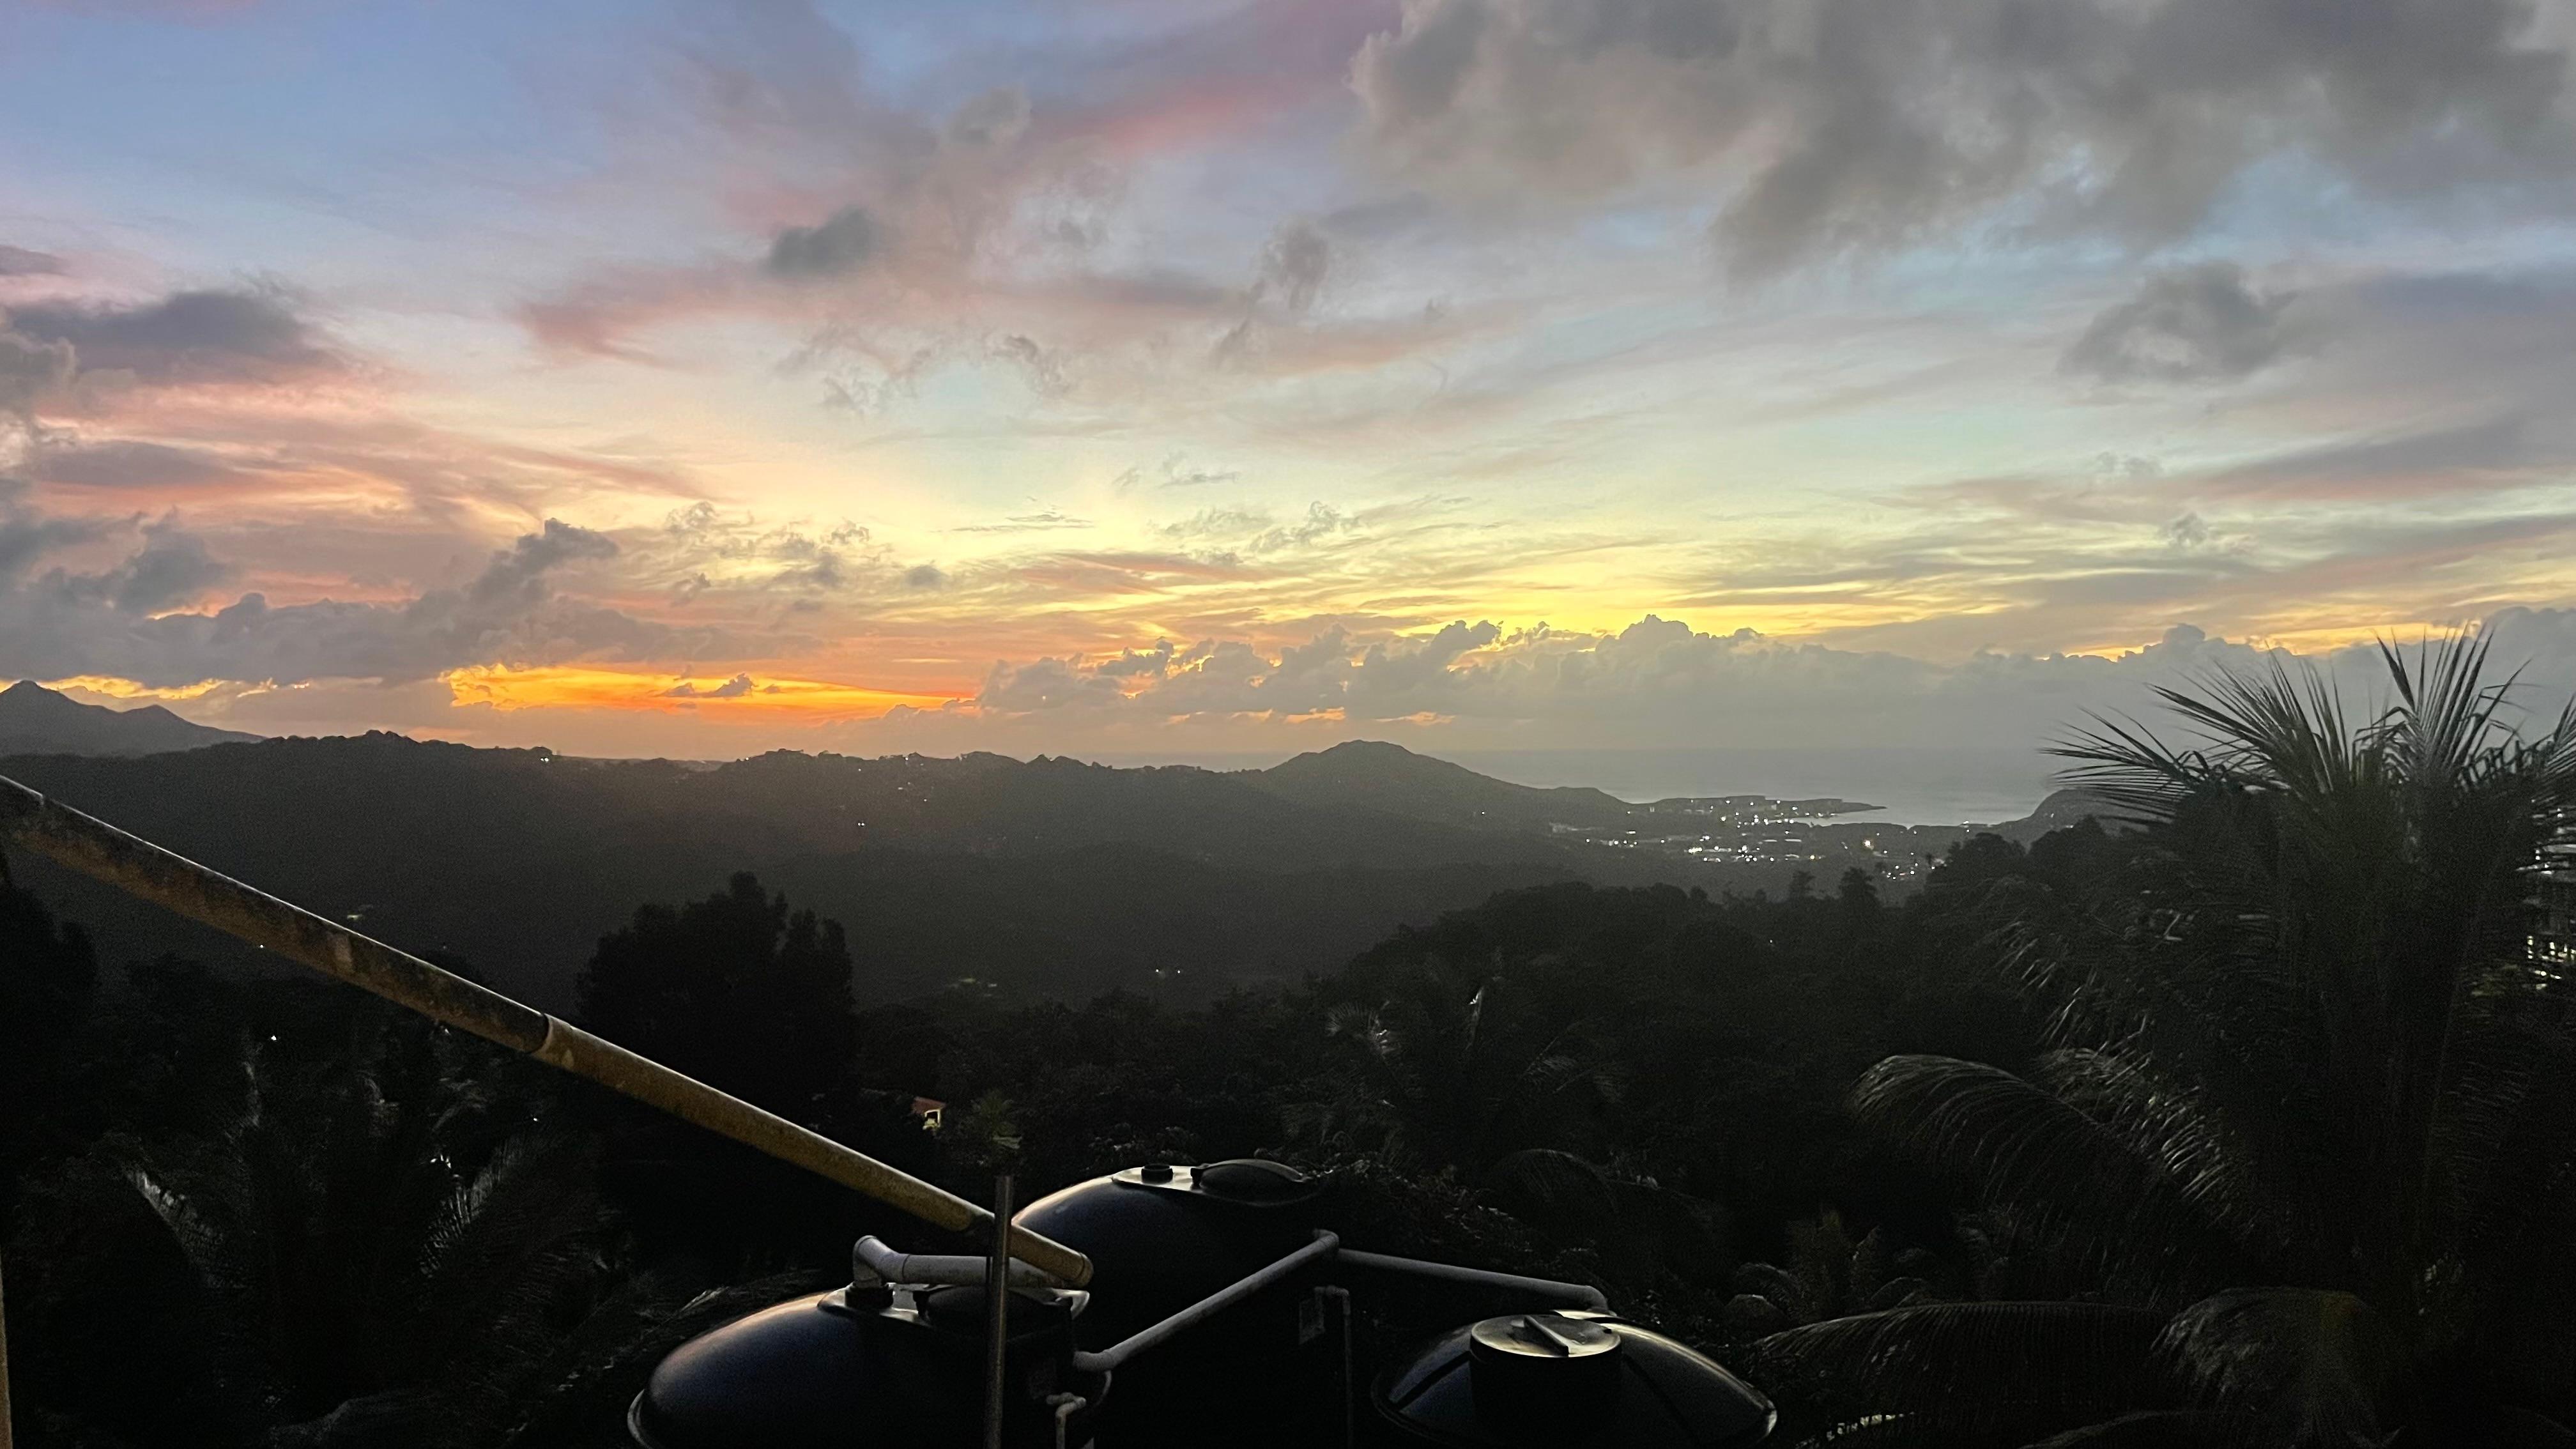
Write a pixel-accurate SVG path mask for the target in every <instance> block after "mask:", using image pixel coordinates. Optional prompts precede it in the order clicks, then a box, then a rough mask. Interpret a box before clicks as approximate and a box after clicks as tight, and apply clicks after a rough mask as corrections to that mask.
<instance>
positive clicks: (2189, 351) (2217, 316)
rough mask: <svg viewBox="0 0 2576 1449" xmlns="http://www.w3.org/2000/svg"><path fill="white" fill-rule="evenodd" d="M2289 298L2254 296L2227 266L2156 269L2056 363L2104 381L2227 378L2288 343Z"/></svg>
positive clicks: (2239, 271)
mask: <svg viewBox="0 0 2576 1449" xmlns="http://www.w3.org/2000/svg"><path fill="white" fill-rule="evenodd" d="M2289 301H2290V299H2289V298H2288V297H2286V296H2282V295H2278V294H2271V295H2266V294H2260V293H2257V292H2256V291H2255V290H2254V289H2253V288H2252V287H2251V286H2249V285H2248V284H2247V283H2246V280H2245V270H2244V268H2242V267H2239V266H2237V265H2236V264H2235V263H2233V262H2204V263H2201V264H2200V265H2198V266H2192V267H2176V268H2173V269H2171V270H2169V271H2162V272H2157V273H2155V274H2153V275H2151V276H2149V277H2148V278H2147V279H2146V281H2145V283H2144V284H2143V285H2141V286H2140V287H2139V289H2138V295H2136V296H2135V297H2132V298H2130V299H2129V300H2128V301H2126V302H2122V303H2119V304H2118V305H2116V306H2113V307H2110V308H2107V309H2105V310H2104V311H2103V312H2102V314H2101V315H2100V316H2097V317H2095V318H2094V319H2093V323H2092V325H2091V326H2089V327H2087V328H2085V329H2084V334H2083V335H2082V336H2081V337H2078V338H2076V339H2075V342H2074V344H2073V345H2072V346H2070V347H2068V348H2067V349H2066V355H2065V356H2064V357H2063V358H2061V359H2060V360H2059V366H2060V367H2061V368H2063V369H2064V370H2065V371H2067V372H2071V373H2081V374H2084V375H2086V376H2090V377H2095V378H2099V379H2101V380H2103V381H2105V382H2142V381H2144V382H2223V381H2233V380H2235V379H2237V378H2241V377H2245V376H2248V375H2249V374H2252V373H2254V372H2257V371H2260V370H2261V369H2262V368H2264V367H2266V366H2268V365H2270V364H2271V363H2272V362H2273V361H2274V360H2275V359H2277V358H2279V357H2280V356H2281V354H2282V352H2283V350H2284V349H2285V348H2287V347H2288V346H2289V343H2290V340H2291V339H2290V334H2289V329H2288V327H2287V326H2286V325H2285V323H2284V321H2283V317H2282V313H2283V310H2284V309H2285V308H2286V307H2287V306H2288V305H2289Z"/></svg>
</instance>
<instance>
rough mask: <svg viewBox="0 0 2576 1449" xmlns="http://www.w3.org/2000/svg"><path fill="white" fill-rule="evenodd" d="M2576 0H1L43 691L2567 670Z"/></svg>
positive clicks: (1585, 710)
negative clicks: (2422, 642) (2409, 648)
mask: <svg viewBox="0 0 2576 1449" xmlns="http://www.w3.org/2000/svg"><path fill="white" fill-rule="evenodd" d="M2571 44H2576V0H2545V3H2541V4H2537V5H2534V4H2527V3H2515V0H1405V3H1377V0H1296V3H1286V0H1251V3H1235V0H1020V3H1007V0H943V3H939V4H932V5H920V4H905V5H897V4H823V3H795V0H759V3H752V0H745V3H713V0H710V3H670V4H665V3H657V0H619V3H613V4H612V3H591V0H549V3H543V4H527V3H507V4H505V3H482V0H417V3H413V0H382V3H358V0H330V3H312V0H281V3H272V0H233V3H225V0H199V3H163V4H154V3H144V0H127V3H100V4H82V3H72V0H65V3H32V0H0V316H5V323H0V680H6V679H9V678H14V677H19V676H25V677H31V678H36V679H40V680H45V681H49V682H55V683H57V684H58V685H59V686H60V687H64V688H67V689H69V690H71V691H72V692H74V693H75V694H76V695H77V696H78V697H80V698H83V699H86V700H91V701H103V700H110V701H115V702H128V701H132V700H137V699H141V698H146V697H149V698H154V699H158V700H161V701H163V702H165V703H169V704H170V705H171V706H172V707H173V708H176V709H178V710H179V711H180V712H182V713H185V714H188V715H189V716H190V717H192V718H196V719H200V720H203V721H206V722H208V723H214V724H222V725H227V726H230V727H234V728H242V729H250V730H256V731H260V732H263V733H290V732H292V733H307V734H310V733H339V732H350V731H356V730H361V729H367V728H389V729H399V730H402V731H405V732H408V733H413V734H418V735H423V736H438V737H443V738H451V739H460V740H467V741H472V742H476V743H509V744H536V743H544V744H549V745H552V746H554V747H556V748H558V749H561V750H567V751H571V752H576V753H599V754H673V755H735V754H743V753H748V752H752V751H756V750H760V749H766V748H771V747H775V746H788V747H792V748H800V749H819V748H831V749H840V750H847V751H864V752H869V753H876V752H883V751H888V750H902V749H921V750H926V751H935V752H940V753H951V752H955V751H957V750H960V749H970V748H992V749H1001V750H1005V751H1008V752H1011V753H1018V754H1026V753H1030V752H1032V751H1036V750H1042V749H1043V750H1074V751H1083V750H1090V751H1120V752H1126V753H1130V754H1146V755H1150V754H1154V753H1156V752H1164V753H1169V754H1174V755H1179V754H1185V753H1193V752H1207V751H1219V750H1249V751H1260V750H1286V749H1294V748H1308V747H1312V746H1314V745H1318V744H1325V743H1330V742H1331V741H1333V740H1336V739H1341V738H1348V737H1352V736H1370V737H1386V738H1400V739H1404V740H1406V741H1407V742H1409V743H1415V744H1417V745H1419V746H1422V747H1427V748H1440V747H1442V746H1444V745H1450V746H1457V747H1461V748H1466V747H1476V748H1502V747H1530V748H1538V747H1583V748H1619V747H1626V746H1655V747H1665V748H1671V747H1680V746H1687V745H1700V744H1705V745H1728V744H1742V745H1758V746H1764V747H1774V748H1777V747H1794V746H1811V745H1815V746H1821V745H1832V746H1850V747H1863V746H1870V745H1892V744H1904V745H1921V744H1936V745H1961V746H1982V745H1989V744H2000V743H2012V744H2014V745H2015V746H2016V747H2019V746H2021V745H2023V744H2025V743H2026V742H2027V741H2028V740H2031V739H2036V738H2038V737H2039V736H2040V735H2042V734H2044V733H2045V732H2046V731H2047V729H2048V728H2049V727H2051V726H2053V725H2056V724H2058V723H2060V722H2062V721H2063V720H2065V719H2067V718H2069V717H2070V716H2080V714H2081V712H2082V711H2083V710H2085V709H2089V708H2122V707H2127V705H2128V704H2129V703H2130V702H2131V701H2132V698H2133V696H2134V695H2135V693H2136V691H2135V686H2136V685H2137V683H2139V682H2140V681H2144V680H2148V679H2151V678H2162V677H2167V676H2168V675H2169V674H2170V673H2171V672H2172V671H2173V669H2174V667H2175V666H2177V665H2181V666H2190V665H2193V664H2207V663H2211V662H2223V661H2225V660H2230V659H2246V658H2251V657H2252V654H2251V649H2250V648H2249V647H2248V646H2249V645H2250V646H2254V647H2272V646H2283V647H2287V648H2289V649H2292V650H2295V651H2298V652H2300V653H2303V654H2307V655H2312V656H2313V655H2325V656H2331V657H2332V658H2334V659H2336V660H2337V661H2339V662H2340V663H2341V664H2343V665H2351V664H2353V663H2354V661H2355V660H2356V659H2357V658H2358V656H2357V655H2355V654H2353V653H2352V652H2351V651H2350V650H2349V648H2348V646H2352V645H2355V644H2357V643H2360V642H2364V641H2368V640H2370V639H2372V638H2373V637H2374V636H2388V637H2392V638H2401V639H2412V638H2415V637H2417V636H2418V635H2420V634H2421V633H2423V632H2424V631H2425V630H2427V629H2430V628H2437V627H2443V626H2453V625H2464V624H2473V623H2478V622H2480V621H2494V627H2495V628H2496V629H2497V631H2498V638H2499V640H2500V641H2501V642H2500V647H2502V648H2503V650H2504V653H2505V654H2506V655H2508V656H2510V657H2513V658H2516V659H2519V658H2521V657H2523V656H2536V657H2537V658H2538V659H2539V660H2540V664H2539V666H2538V667H2537V669H2536V670H2535V673H2534V675H2533V678H2534V679H2535V680H2536V681H2537V682H2538V683H2539V684H2540V685H2541V686H2542V687H2543V688H2544V690H2555V691H2556V692H2557V694H2558V696H2559V697H2562V698H2563V696H2564V694H2565V691H2566V689H2567V687H2568V684H2569V682H2570V681H2576V613H2569V612H2565V611H2566V610H2568V609H2569V608H2570V606H2571V605H2576V472H2572V471H2571V463H2576V93H2571V87H2570V84H2569V77H2568V75H2567V50H2568V47H2569V46H2570V45H2571ZM2338 650H2343V651H2345V652H2344V653H2342V654H2336V653H2335V651H2338ZM2124 656H2125V657H2124Z"/></svg>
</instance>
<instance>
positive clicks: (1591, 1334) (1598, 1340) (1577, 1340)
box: [1467, 1313, 1619, 1369]
mask: <svg viewBox="0 0 2576 1449" xmlns="http://www.w3.org/2000/svg"><path fill="white" fill-rule="evenodd" d="M1467 1344H1468V1348H1467V1351H1468V1352H1469V1353H1472V1354H1474V1355H1475V1356H1476V1357H1478V1358H1480V1359H1483V1360H1486V1361H1487V1362H1503V1363H1509V1364H1510V1365H1511V1366H1512V1367H1513V1368H1514V1369H1519V1368H1520V1367H1522V1366H1523V1365H1528V1366H1530V1367H1534V1368H1538V1367H1543V1366H1545V1365H1548V1364H1555V1363H1571V1362H1578V1361H1580V1360H1584V1359H1592V1358H1599V1357H1601V1356H1603V1355H1605V1354H1613V1353H1617V1352H1618V1351H1619V1335H1618V1334H1616V1333H1614V1332H1612V1331H1611V1330H1610V1329H1609V1328H1608V1327H1607V1326H1606V1325H1604V1324H1602V1323H1601V1322H1599V1321H1598V1320H1593V1319H1585V1318H1574V1317H1570V1316H1568V1315H1565V1314H1558V1313H1514V1314H1510V1315H1508V1316H1506V1317H1502V1318H1488V1319H1486V1320H1485V1321H1483V1322H1482V1323H1479V1324H1477V1325H1476V1326H1475V1327H1474V1328H1471V1329H1469V1330H1468V1331H1467Z"/></svg>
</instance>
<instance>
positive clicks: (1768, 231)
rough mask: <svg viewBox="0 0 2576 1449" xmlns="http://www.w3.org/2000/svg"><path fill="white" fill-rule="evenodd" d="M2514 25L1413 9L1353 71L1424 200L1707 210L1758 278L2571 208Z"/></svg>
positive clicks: (2346, 16)
mask: <svg viewBox="0 0 2576 1449" xmlns="http://www.w3.org/2000/svg"><path fill="white" fill-rule="evenodd" d="M2531 17H2532V11H2531V7H2530V6H2529V5H2527V4H2523V3H2520V0H2376V3H2373V4H2370V5H2368V6H2365V7H2359V8H2354V7H2345V6H2327V7H2319V6H2317V5H2315V4H2312V3H2308V0H2134V3H2131V0H2056V3H2050V4H2046V5H2027V4H2020V3H2014V0H1407V3H1405V5H1404V7H1403V12H1402V18H1401V20H1400V22H1399V23H1398V24H1397V25H1396V26H1395V28H1393V29H1391V30H1385V31H1382V32H1380V33H1379V34H1377V35H1375V36H1373V37H1372V38H1371V39H1370V40H1369V41H1368V43H1367V44H1366V45H1364V46H1363V47H1362V48H1361V50H1360V53H1359V55H1358V57H1357V59H1356V60H1355V61H1354V63H1353V65H1352V68H1351V84H1352V87H1353V89H1354V90H1355V91H1356V93H1357V94H1358V97H1359V99H1360V102H1361V104H1362V107H1363V110H1364V113H1365V122H1364V127H1363V130H1364V136H1365V139H1366V141H1367V143H1368V145H1369V146H1370V148H1371V149H1372V151H1373V152H1374V154H1375V155H1376V156H1377V157H1378V158H1379V159H1380V161H1381V162H1382V163H1383V164H1385V165H1386V166H1388V167H1390V168H1392V169H1393V170H1395V171H1396V172H1398V173H1400V174H1402V175H1404V176H1406V177H1407V178H1409V179H1412V180H1415V181H1417V182H1419V183H1421V184H1422V185H1424V186H1426V187H1429V188H1432V189H1435V190H1443V191H1448V192H1451V193H1453V194H1455V193H1465V194H1468V195H1471V196H1475V197H1478V198H1481V199H1485V200H1504V201H1510V202H1514V203H1516V204H1520V205H1523V206H1526V207H1529V208H1532V209H1546V208H1549V207H1555V206H1561V205H1563V204H1564V203H1566V202H1568V201H1581V200H1590V199H1598V198H1605V197H1615V196H1618V195H1621V194H1626V193H1635V192H1641V191H1652V190H1654V189H1655V188H1656V187H1658V186H1664V187H1666V188H1667V189H1669V188H1670V187H1671V186H1675V185H1680V186H1695V187H1697V188H1698V189H1700V190H1702V191H1704V192H1710V191H1713V192H1715V193H1717V194H1718V195H1720V196H1722V197H1723V201H1722V205H1721V208H1720V212H1719V216H1718V219H1717V222H1716V224H1715V229H1714V234H1715V236H1716V237H1717V239H1718V240H1719V241H1720V242H1721V243H1722V244H1723V246H1724V248H1725V250H1726V252H1727V254H1728V257H1729V260H1730V262H1731V264H1732V265H1733V266H1734V267H1735V268H1736V269H1738V270H1739V271H1742V272H1746V273H1751V274H1760V273H1765V272H1771V271H1777V270H1780V269H1783V268H1786V267H1789V266H1793V265H1797V264H1801V263H1804V262H1809V261H1813V260H1816V259H1818V258H1820V257H1824V256H1829V255H1833V254H1837V253H1846V252H1851V251H1855V250H1874V249H1881V248H1886V247H1891V246H1895V245H1898V244H1903V243H1907V242H1911V241H1915V240H1919V239H1924V238H1929V237H1934V236H1939V235H1945V234H1948V233H1952V232H1955V231H1957V230H1959V229H1961V228H1963V227H1966V226H1969V225H1972V224H1976V223H1978V222H1980V221H1989V220H1991V221H2003V222H2008V223H2011V224H2014V225H2019V226H2024V227H2037V228H2039V229H2041V230H2043V231H2058V232H2065V231H2074V232H2080V233H2085V234H2093V235H2108V236H2112V237H2116V238H2121V239H2125V240H2129V241H2135V242H2148V243H2153V242H2160V241H2164V240H2168V239H2171V238H2174V237H2177V236H2181V235H2184V234H2186V233H2188V232H2190V231H2191V230H2193V229H2194V228H2196V227H2197V226H2199V225H2200V223H2201V222H2202V221H2203V220H2204V219H2205V218H2206V217H2207V216H2208V215H2209V213H2210V212H2211V210H2212V209H2213V207H2214V206H2215V205H2216V204H2217V203H2218V202H2219V201H2220V199H2221V198H2222V197H2223V196H2225V195H2226V194H2227V192H2228V191H2229V189H2230V188H2231V187H2232V186H2234V185H2236V184H2237V183H2238V182H2239V181H2240V180H2241V179H2242V178H2243V177H2244V176H2245V175H2246V173H2247V172H2248V171H2249V170H2250V169H2251V168H2252V167H2253V166H2255V165H2256V164H2258V163H2261V162H2264V161H2268V160H2272V159H2275V158H2291V159H2294V160H2297V161H2299V162H2301V163H2304V164H2308V165H2312V166H2316V167H2321V168H2323V169H2325V170H2326V171H2328V172H2330V173H2331V174H2332V176H2333V177H2334V179H2336V180H2337V181H2339V182H2342V183H2346V184H2349V185H2351V186H2353V187H2355V188H2357V189H2359V190H2361V191H2363V192H2366V193H2368V194H2370V195H2372V196H2374V197H2377V198H2380V199H2386V200H2393V201H2398V202H2409V201H2414V200H2418V199H2422V198H2427V197H2438V196H2446V195H2458V194H2460V193H2462V192H2465V191H2470V190H2475V189H2480V188H2504V189H2507V190H2516V191H2519V193H2520V195H2521V196H2522V204H2524V205H2525V206H2528V207H2539V208H2542V209H2564V207H2565V205H2566V198H2565V196H2564V194H2563V192H2564V181H2563V178H2564V176H2565V174H2566V166H2567V162H2568V160H2569V147H2568V139H2569V137H2568V128H2567V124H2566V117H2565V116H2564V115H2563V114H2562V113H2561V112H2560V111H2559V110H2558V108H2557V103H2558V100H2559V92H2560V87H2561V84H2562V81H2563V78H2564V72H2565V69H2566V63H2565V55H2564V53H2563V52H2562V51H2560V50H2557V49H2552V48H2547V47H2546V46H2545V45H2544V44H2541V43H2536V42H2533V41H2531V40H2529V39H2527V36H2528V35H2529V33H2530V29H2531V27H2530V21H2531Z"/></svg>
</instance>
